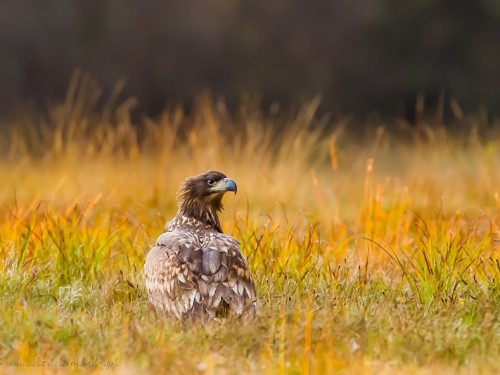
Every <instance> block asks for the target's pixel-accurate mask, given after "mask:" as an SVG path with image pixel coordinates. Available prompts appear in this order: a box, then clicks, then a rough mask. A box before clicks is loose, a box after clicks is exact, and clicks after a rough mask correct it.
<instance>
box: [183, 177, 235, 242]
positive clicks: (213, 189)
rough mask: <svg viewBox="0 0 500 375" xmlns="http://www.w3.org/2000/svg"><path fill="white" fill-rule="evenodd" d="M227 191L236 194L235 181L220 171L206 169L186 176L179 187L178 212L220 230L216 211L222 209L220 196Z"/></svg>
mask: <svg viewBox="0 0 500 375" xmlns="http://www.w3.org/2000/svg"><path fill="white" fill-rule="evenodd" d="M228 191H234V193H235V194H236V191H237V186H236V182H234V180H232V179H230V178H227V177H226V175H225V174H223V173H221V172H217V171H208V172H206V173H202V174H200V175H197V176H193V177H188V178H187V179H186V180H185V181H184V182H183V183H182V185H181V187H180V189H179V193H178V199H179V212H180V213H181V214H183V215H185V216H188V217H192V218H195V219H198V220H201V221H203V222H205V223H206V224H209V225H211V226H213V227H214V229H216V230H218V231H219V232H220V231H221V229H220V223H219V218H218V215H217V213H218V212H219V211H221V210H222V209H223V206H222V196H223V195H224V193H226V192H228Z"/></svg>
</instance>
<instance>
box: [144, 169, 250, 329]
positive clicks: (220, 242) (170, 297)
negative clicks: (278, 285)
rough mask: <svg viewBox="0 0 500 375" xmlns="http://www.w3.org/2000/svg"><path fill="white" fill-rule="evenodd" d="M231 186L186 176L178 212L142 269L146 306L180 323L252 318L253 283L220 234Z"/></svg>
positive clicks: (231, 243)
mask: <svg viewBox="0 0 500 375" xmlns="http://www.w3.org/2000/svg"><path fill="white" fill-rule="evenodd" d="M236 190H237V187H236V183H235V182H234V181H233V180H231V179H230V178H227V177H226V176H225V175H224V174H222V173H220V172H216V171H208V172H206V173H203V174H201V175H198V176H194V177H189V178H188V179H186V180H185V181H184V183H183V184H182V185H181V187H180V190H179V192H178V204H179V210H178V212H177V215H176V216H175V217H174V218H173V219H172V220H171V221H170V222H168V223H167V225H166V230H167V231H166V232H165V233H163V234H162V235H161V236H160V237H158V240H157V242H156V246H155V247H153V248H152V249H151V251H150V252H149V254H148V255H147V258H146V263H145V265H144V276H145V279H146V288H147V290H148V296H149V300H150V302H151V303H152V304H153V305H154V307H155V308H156V309H157V310H159V311H162V312H165V313H166V314H167V315H174V316H176V317H177V318H179V319H196V318H214V319H215V318H218V317H221V316H227V315H235V316H244V317H253V316H254V315H255V311H256V306H257V297H256V293H255V284H254V281H253V280H252V276H251V274H250V270H249V268H248V263H247V261H246V259H245V257H244V256H243V255H242V253H241V252H240V250H239V248H238V241H237V240H236V239H234V238H233V237H231V236H229V235H227V234H224V233H222V230H221V226H220V222H219V217H218V213H219V212H220V211H221V210H222V209H223V206H222V196H223V195H224V193H226V192H227V191H234V193H235V194H236Z"/></svg>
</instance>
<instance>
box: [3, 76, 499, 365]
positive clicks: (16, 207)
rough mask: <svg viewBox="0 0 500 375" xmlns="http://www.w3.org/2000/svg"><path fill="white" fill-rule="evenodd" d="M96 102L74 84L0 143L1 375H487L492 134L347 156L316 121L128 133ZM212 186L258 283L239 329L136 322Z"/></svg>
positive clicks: (376, 139) (401, 136)
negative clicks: (174, 227)
mask: <svg viewBox="0 0 500 375" xmlns="http://www.w3.org/2000/svg"><path fill="white" fill-rule="evenodd" d="M96 90H97V89H96V87H95V85H94V83H93V82H92V81H91V80H90V79H88V78H87V77H77V78H75V81H74V82H72V84H71V85H70V89H69V90H68V96H67V98H66V100H65V101H64V102H63V103H60V104H54V105H53V106H52V107H51V109H50V111H49V112H48V115H47V116H45V117H44V118H42V119H40V118H37V119H32V118H31V119H26V120H24V122H23V121H20V122H18V123H15V124H13V126H11V127H10V129H11V131H9V132H5V134H4V136H3V137H2V141H0V142H2V159H1V160H0V181H2V182H1V184H0V261H1V263H2V266H1V267H0V298H1V302H0V304H1V306H2V307H1V308H0V321H1V322H2V324H1V325H0V372H2V373H18V372H23V373H24V372H32V373H39V372H40V371H42V370H43V371H45V372H46V373H54V372H58V373H59V372H74V373H81V372H83V373H90V372H106V373H158V372H168V373H206V374H212V373H217V374H233V373H255V374H261V373H269V374H275V373H278V374H279V373H282V374H308V373H339V374H343V373H349V374H350V373H359V374H363V373H367V374H370V373H416V374H424V373H444V374H447V373H450V374H452V373H453V374H455V373H463V374H469V373H481V374H489V373H498V372H500V291H499V284H500V263H499V262H500V261H499V255H498V251H499V248H498V247H499V245H500V243H499V239H500V238H499V228H498V223H499V219H500V213H499V206H500V198H499V195H498V190H497V189H498V186H500V184H499V182H500V174H499V173H498V172H499V170H498V165H500V144H499V143H498V141H496V139H498V137H497V136H498V134H497V132H498V129H496V128H495V127H491V128H488V127H487V126H485V125H484V124H482V122H481V121H480V119H479V118H472V117H471V118H463V117H461V118H457V119H456V123H457V127H456V128H454V129H449V128H448V129H447V128H446V127H445V126H444V125H443V124H441V123H440V122H439V121H436V120H432V122H424V121H423V120H422V122H421V123H419V124H418V126H416V127H415V128H410V127H403V128H402V129H400V130H398V131H396V133H397V134H396V135H395V134H394V132H391V131H389V129H390V127H389V126H387V125H385V124H383V123H378V124H375V125H376V126H372V127H370V128H368V130H367V131H366V134H365V135H363V136H361V137H360V136H359V135H358V136H357V137H355V136H354V135H353V134H352V132H349V131H348V119H343V118H339V119H336V120H332V119H326V118H324V119H323V118H318V117H317V115H316V107H317V104H318V103H317V102H315V101H312V102H310V103H308V104H306V105H304V106H303V107H302V108H299V109H297V111H296V112H295V113H288V114H286V115H285V114H280V113H278V115H274V114H265V113H262V112H261V111H259V110H258V109H257V107H256V106H254V105H253V104H252V103H251V102H245V101H244V102H243V103H242V106H241V111H240V113H239V114H238V115H233V116H231V115H229V114H228V112H227V111H226V110H225V108H224V105H223V103H221V102H217V101H212V100H209V99H208V98H206V97H203V98H201V99H200V100H199V102H198V103H197V105H196V106H195V108H194V109H193V111H192V113H190V114H187V113H185V112H184V111H183V110H182V109H181V108H180V107H175V106H174V107H171V108H168V109H166V110H165V113H164V114H163V115H162V116H161V117H159V118H158V119H156V120H152V119H143V120H141V124H142V126H140V127H136V126H133V125H132V121H131V119H130V107H131V106H132V105H133V101H132V100H129V101H125V102H124V103H116V100H115V99H113V98H111V99H110V100H109V103H108V104H107V105H106V106H105V107H104V108H99V107H98V104H97V103H98V102H99V100H98V99H99V98H98V92H97V91H96ZM331 124H333V125H334V126H333V127H330V126H326V125H331ZM402 124H403V125H404V123H402ZM276 129H281V130H283V131H278V130H276ZM329 129H330V130H329ZM331 129H334V130H331ZM370 129H372V130H370ZM457 129H458V130H459V132H458V133H459V134H454V133H456V130H457ZM209 168H215V169H219V170H221V171H224V172H225V173H226V174H227V175H229V176H231V177H232V178H234V179H235V180H236V181H237V182H238V195H237V196H236V197H232V196H227V197H226V198H225V204H226V210H225V212H224V213H223V215H222V220H221V221H222V225H223V228H224V230H225V231H226V232H228V233H230V234H232V235H234V236H235V237H236V238H238V239H239V240H240V241H241V247H242V250H243V252H244V253H245V254H246V255H247V257H248V259H249V262H250V266H251V269H252V271H253V273H254V275H255V278H256V282H257V286H258V292H259V303H260V311H259V315H258V317H257V319H256V320H255V321H254V322H253V323H252V324H251V325H247V326H245V325H242V324H240V323H239V322H235V321H226V322H223V323H213V324H209V325H207V326H199V325H191V324H181V323H179V322H176V321H172V320H167V319H164V318H163V317H161V316H158V315H157V314H155V312H154V311H153V310H152V308H151V307H150V306H149V305H148V302H147V297H146V294H145V290H144V285H143V280H142V276H141V271H142V266H143V262H144V258H145V255H146V253H147V251H148V249H149V248H150V247H151V245H152V244H153V243H154V241H155V239H156V237H157V236H158V235H159V234H160V233H161V231H162V228H163V225H164V224H165V222H166V221H167V220H168V219H169V218H170V217H172V216H173V215H174V214H175V211H176V206H175V192H176V189H177V187H178V185H179V183H180V182H181V181H182V180H183V179H184V178H185V177H186V176H189V175H193V174H196V173H199V172H201V171H204V170H207V169H209Z"/></svg>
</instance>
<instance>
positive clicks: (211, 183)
mask: <svg viewBox="0 0 500 375" xmlns="http://www.w3.org/2000/svg"><path fill="white" fill-rule="evenodd" d="M207 184H209V185H210V186H214V185H215V180H208V181H207Z"/></svg>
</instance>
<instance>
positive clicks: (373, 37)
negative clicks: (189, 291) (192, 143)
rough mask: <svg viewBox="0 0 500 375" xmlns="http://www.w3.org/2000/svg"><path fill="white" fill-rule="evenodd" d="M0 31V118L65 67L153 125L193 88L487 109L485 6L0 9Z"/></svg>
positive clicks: (272, 98) (490, 32) (494, 89)
mask: <svg viewBox="0 0 500 375" xmlns="http://www.w3.org/2000/svg"><path fill="white" fill-rule="evenodd" d="M0 28H1V29H0V114H1V115H2V116H1V118H4V119H5V118H6V117H10V116H12V115H16V114H19V112H23V111H26V110H27V108H28V109H30V110H31V109H37V108H40V106H41V107H43V106H45V105H47V101H53V100H57V99H58V98H61V97H62V96H64V93H65V91H66V89H67V87H68V83H69V81H70V78H71V76H72V74H73V73H74V72H75V70H76V69H78V68H80V69H82V70H83V71H85V72H89V73H90V74H91V75H92V76H93V77H94V78H95V79H96V80H97V82H99V84H100V85H101V86H102V87H103V89H104V91H108V92H110V91H111V90H112V89H113V87H115V86H116V85H117V83H119V82H123V83H124V87H125V88H124V91H123V95H124V96H129V95H133V96H136V97H137V98H138V101H139V107H138V109H140V110H141V113H146V114H148V115H153V116H154V115H156V114H158V113H159V112H160V111H161V110H162V109H163V108H164V106H165V104H166V103H168V102H172V101H175V102H183V103H189V101H190V100H191V99H192V98H193V97H195V96H196V95H197V94H199V93H200V92H206V91H208V92H212V93H213V94H214V95H215V96H216V97H223V98H224V99H225V100H226V101H227V103H228V105H229V106H231V103H233V104H235V103H238V101H239V100H240V97H241V95H242V94H251V95H257V96H258V97H259V98H261V101H262V105H263V106H268V105H271V104H272V103H274V102H279V103H281V104H282V106H287V105H295V104H296V103H299V102H301V101H304V100H307V99H309V98H312V97H314V96H316V95H321V97H322V106H323V107H324V108H325V109H327V110H332V111H340V112H341V113H355V114H358V115H363V114H366V113H370V111H377V112H379V113H382V114H385V115H406V116H408V117H411V113H412V111H413V108H414V107H415V103H416V97H417V95H419V94H421V95H423V97H424V98H425V101H426V105H428V106H429V107H431V108H432V106H435V105H437V103H438V102H439V101H440V100H441V101H442V100H443V98H445V100H444V101H445V102H447V101H448V99H456V101H457V103H459V104H460V106H462V108H463V109H464V110H471V111H475V110H477V109H478V108H480V107H481V106H484V108H486V109H487V110H488V111H489V113H493V114H497V113H498V112H499V110H500V1H498V0H479V1H478V0H476V1H471V0H419V1H410V0H350V1H334V0H317V1H310V2H307V1H304V0H252V1H236V0H168V1H156V0H143V1H130V0H82V1H71V0H52V1H49V0H47V1H44V0H2V1H1V5H0Z"/></svg>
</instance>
